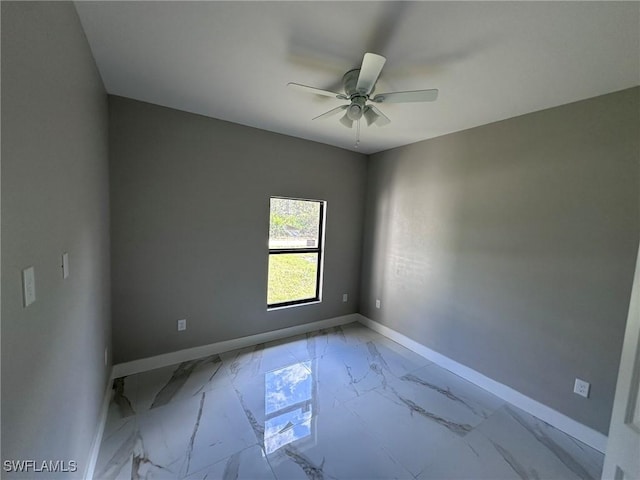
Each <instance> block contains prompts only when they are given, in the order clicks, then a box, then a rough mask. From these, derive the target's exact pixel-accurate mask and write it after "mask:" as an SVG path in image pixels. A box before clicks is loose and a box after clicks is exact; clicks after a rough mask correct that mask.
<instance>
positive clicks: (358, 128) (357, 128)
mask: <svg viewBox="0 0 640 480" xmlns="http://www.w3.org/2000/svg"><path fill="white" fill-rule="evenodd" d="M358 145H360V119H358V125H356V148H358Z"/></svg>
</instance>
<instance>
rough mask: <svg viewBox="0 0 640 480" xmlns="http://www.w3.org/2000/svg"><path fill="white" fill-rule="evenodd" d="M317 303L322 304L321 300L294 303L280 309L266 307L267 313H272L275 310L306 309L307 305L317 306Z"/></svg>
mask: <svg viewBox="0 0 640 480" xmlns="http://www.w3.org/2000/svg"><path fill="white" fill-rule="evenodd" d="M318 303H322V300H311V301H309V302H304V303H295V304H293V305H282V306H280V307H267V312H274V311H276V310H284V309H287V308H297V307H306V306H307V305H317V304H318Z"/></svg>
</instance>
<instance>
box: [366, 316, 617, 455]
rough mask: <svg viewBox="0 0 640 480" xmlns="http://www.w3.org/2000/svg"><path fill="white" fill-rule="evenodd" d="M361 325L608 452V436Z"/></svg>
mask: <svg viewBox="0 0 640 480" xmlns="http://www.w3.org/2000/svg"><path fill="white" fill-rule="evenodd" d="M358 317H359V321H360V323H362V324H363V325H365V326H367V327H369V328H370V329H371V330H374V331H376V332H378V333H379V334H381V335H384V336H385V337H387V338H389V339H391V340H393V341H394V342H397V343H399V344H400V345H402V346H404V347H406V348H408V349H409V350H412V351H414V352H415V353H417V354H418V355H420V356H422V357H424V358H426V359H427V360H431V361H432V362H433V363H436V364H437V365H440V366H441V367H443V368H445V369H447V370H449V371H450V372H452V373H455V374H456V375H458V376H460V377H462V378H464V379H465V380H469V381H470V382H472V383H474V384H475V385H478V386H479V387H481V388H484V389H485V390H487V391H489V392H491V393H493V394H494V395H496V396H498V397H500V398H502V399H503V400H506V401H507V402H509V403H511V404H512V405H515V406H516V407H518V408H520V409H522V410H524V411H525V412H528V413H530V414H531V415H533V416H535V417H538V418H539V419H540V420H543V421H545V422H547V423H548V424H550V425H553V426H554V427H555V428H557V429H558V430H561V431H563V432H565V433H567V434H569V435H571V436H572V437H574V438H577V439H578V440H580V441H581V442H583V443H586V444H587V445H589V446H590V447H593V448H595V449H596V450H598V451H600V452H602V453H604V452H605V450H606V448H607V436H606V435H603V434H602V433H600V432H598V431H596V430H594V429H592V428H590V427H587V426H586V425H583V424H582V423H580V422H578V421H576V420H573V419H572V418H569V417H567V416H566V415H564V414H562V413H560V412H558V411H556V410H554V409H552V408H550V407H548V406H546V405H544V404H542V403H540V402H538V401H536V400H533V399H532V398H529V397H527V396H526V395H523V394H522V393H520V392H518V391H517V390H514V389H513V388H511V387H508V386H506V385H504V384H502V383H500V382H497V381H495V380H493V379H491V378H489V377H487V376H485V375H483V374H481V373H479V372H477V371H475V370H473V369H472V368H469V367H467V366H466V365H463V364H461V363H458V362H456V361H455V360H452V359H450V358H448V357H446V356H444V355H442V354H440V353H438V352H436V351H435V350H431V349H430V348H428V347H425V346H424V345H422V344H420V343H418V342H416V341H415V340H412V339H410V338H409V337H407V336H405V335H403V334H401V333H398V332H396V331H395V330H393V329H391V328H389V327H387V326H385V325H382V324H380V323H378V322H376V321H374V320H371V319H369V318H367V317H365V316H363V315H360V314H358Z"/></svg>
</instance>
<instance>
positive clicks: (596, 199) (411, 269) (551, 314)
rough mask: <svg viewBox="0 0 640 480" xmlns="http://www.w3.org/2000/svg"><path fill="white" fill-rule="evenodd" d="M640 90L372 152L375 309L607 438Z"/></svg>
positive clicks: (379, 317) (631, 214)
mask: <svg viewBox="0 0 640 480" xmlns="http://www.w3.org/2000/svg"><path fill="white" fill-rule="evenodd" d="M638 96H639V89H638V88H635V89H630V90H625V91H622V92H618V93H615V94H611V95H605V96H602V97H597V98H593V99H589V100H586V101H582V102H578V103H573V104H569V105H566V106H561V107H558V108H553V109H550V110H545V111H541V112H537V113H533V114H529V115H525V116H522V117H518V118H513V119H509V120H506V121H502V122H498V123H494V124H491V125H486V126H482V127H479V128H474V129H471V130H467V131H463V132H459V133H455V134H452V135H447V136H444V137H440V138H436V139H432V140H428V141H424V142H421V143H418V144H414V145H410V146H407V147H402V148H397V149H394V150H390V151H387V152H382V153H379V154H376V155H373V156H372V157H371V163H370V165H369V180H368V202H367V203H368V210H367V214H366V220H365V246H364V253H363V278H362V282H363V283H362V284H363V287H362V303H361V312H362V313H363V314H364V315H365V316H367V317H369V318H372V319H373V320H376V321H378V322H380V323H382V324H384V325H387V326H389V327H391V328H393V329H395V330H397V331H399V332H401V333H403V334H405V335H407V336H409V337H410V338H412V339H414V340H416V341H418V342H420V343H422V344H424V345H426V346H428V347H430V348H432V349H433V350H436V351H437V352H440V353H442V354H444V355H446V356H448V357H450V358H452V359H454V360H456V361H458V362H460V363H462V364H464V365H467V366H469V367H471V368H473V369H475V370H477V371H479V372H481V373H483V374H485V375H487V376H489V377H491V378H493V379H495V380H497V381H499V382H502V383H504V384H506V385H509V386H511V387H513V388H515V389H516V390H518V391H520V392H522V393H523V394H525V395H527V396H529V397H531V398H534V399H536V400H538V401H540V402H542V403H544V404H546V405H548V406H550V407H552V408H554V409H556V410H558V411H560V412H562V413H564V414H566V415H568V416H570V417H572V418H574V419H576V420H578V421H580V422H582V423H584V424H586V425H588V426H591V427H593V428H594V429H596V430H599V431H600V432H603V433H606V432H607V430H608V427H609V418H610V412H611V406H612V402H613V395H614V389H615V383H616V375H617V371H618V362H619V359H620V349H621V345H622V337H623V333H624V325H625V320H626V315H627V309H628V305H629V298H630V292H631V283H632V278H633V268H634V260H635V255H636V248H637V245H638V232H639V213H640V211H639V210H640V209H639V175H638V173H639V166H640V146H639V140H638V138H639V135H638V134H639V131H640V118H639V116H640V113H639V112H640V104H639V100H638ZM376 298H379V299H380V300H381V302H382V308H381V309H379V310H378V309H376V308H375V299H376ZM575 377H580V378H582V379H585V380H587V381H589V382H591V384H592V390H591V398H590V399H588V400H586V399H584V398H582V397H579V396H577V395H575V394H573V393H572V389H573V382H574V379H575Z"/></svg>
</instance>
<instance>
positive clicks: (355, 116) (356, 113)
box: [347, 103, 362, 122]
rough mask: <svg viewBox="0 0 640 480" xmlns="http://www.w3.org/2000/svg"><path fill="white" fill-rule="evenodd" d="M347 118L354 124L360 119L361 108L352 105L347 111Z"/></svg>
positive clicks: (355, 104) (354, 104)
mask: <svg viewBox="0 0 640 480" xmlns="http://www.w3.org/2000/svg"><path fill="white" fill-rule="evenodd" d="M347 116H348V117H349V118H350V119H351V120H353V121H354V122H355V121H356V120H360V117H362V107H361V106H360V105H358V104H357V103H352V104H351V105H349V108H348V109H347Z"/></svg>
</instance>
